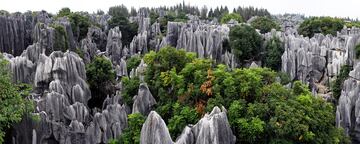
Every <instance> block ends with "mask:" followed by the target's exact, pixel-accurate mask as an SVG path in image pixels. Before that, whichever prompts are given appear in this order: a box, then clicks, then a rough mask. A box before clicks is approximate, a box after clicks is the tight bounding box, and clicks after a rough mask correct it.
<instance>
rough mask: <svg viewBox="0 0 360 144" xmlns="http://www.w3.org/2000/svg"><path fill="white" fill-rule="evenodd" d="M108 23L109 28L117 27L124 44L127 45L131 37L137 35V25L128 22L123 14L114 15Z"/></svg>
mask: <svg viewBox="0 0 360 144" xmlns="http://www.w3.org/2000/svg"><path fill="white" fill-rule="evenodd" d="M108 23H109V27H110V28H114V27H119V29H120V31H121V35H122V38H121V40H122V42H123V43H124V45H129V44H130V43H131V41H132V39H133V37H134V36H135V35H137V30H138V25H137V24H136V23H130V21H129V20H128V19H127V17H125V16H114V17H112V18H111V19H110V21H109V22H108Z"/></svg>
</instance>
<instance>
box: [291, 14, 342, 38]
mask: <svg viewBox="0 0 360 144" xmlns="http://www.w3.org/2000/svg"><path fill="white" fill-rule="evenodd" d="M344 24H345V23H344V21H343V20H341V19H338V18H332V17H313V18H310V19H306V20H305V21H304V22H302V23H301V25H300V27H299V29H298V31H299V34H301V35H304V36H307V37H313V36H314V34H315V33H322V34H324V35H327V34H331V35H333V36H336V33H337V31H340V30H341V29H342V28H343V27H344Z"/></svg>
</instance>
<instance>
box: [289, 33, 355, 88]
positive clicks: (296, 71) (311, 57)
mask: <svg viewBox="0 0 360 144" xmlns="http://www.w3.org/2000/svg"><path fill="white" fill-rule="evenodd" d="M356 31H357V30H356V29H353V30H351V32H349V33H344V34H340V35H338V36H337V37H333V36H331V35H327V36H324V35H322V34H317V35H315V36H314V37H313V38H311V39H309V38H307V37H306V38H304V37H302V36H297V35H294V34H288V35H286V34H283V35H282V39H283V41H284V43H285V52H284V53H283V55H282V71H283V72H286V73H288V74H289V75H290V78H291V79H292V80H295V79H297V80H301V81H302V82H305V83H308V84H310V85H311V86H313V87H312V88H313V91H316V92H318V93H322V94H325V93H327V92H328V90H321V88H320V87H322V86H330V84H329V82H330V81H333V80H334V79H335V78H336V75H337V74H339V72H340V67H341V66H342V65H344V64H348V65H352V64H353V63H354V62H353V60H354V48H355V46H356V44H357V43H358V42H359V40H360V39H359V38H360V33H356Z"/></svg>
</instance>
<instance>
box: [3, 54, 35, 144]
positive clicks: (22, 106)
mask: <svg viewBox="0 0 360 144" xmlns="http://www.w3.org/2000/svg"><path fill="white" fill-rule="evenodd" d="M8 64H9V63H8V61H6V60H5V59H4V58H3V56H2V54H1V53H0V143H4V136H5V132H6V131H7V130H8V129H9V128H10V127H11V126H12V125H13V124H15V123H17V122H20V121H21V119H22V118H23V116H24V115H26V114H29V113H30V112H32V110H33V108H34V107H33V103H32V101H29V100H27V98H26V97H27V96H29V95H30V90H31V88H30V87H29V86H28V85H24V84H15V83H12V82H11V81H12V79H11V74H10V70H9V69H8Z"/></svg>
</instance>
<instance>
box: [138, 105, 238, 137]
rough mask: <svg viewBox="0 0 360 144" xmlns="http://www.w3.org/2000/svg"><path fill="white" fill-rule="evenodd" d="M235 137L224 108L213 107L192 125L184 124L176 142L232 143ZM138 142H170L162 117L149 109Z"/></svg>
mask: <svg viewBox="0 0 360 144" xmlns="http://www.w3.org/2000/svg"><path fill="white" fill-rule="evenodd" d="M235 141H236V137H235V136H234V134H233V133H232V131H231V128H230V124H229V122H228V119H227V116H226V110H225V108H222V110H220V108H219V107H214V108H213V110H212V112H211V113H210V114H205V116H204V117H203V118H202V119H200V121H199V122H198V123H197V124H195V125H194V126H186V127H185V128H184V130H183V132H182V134H181V135H180V136H179V137H178V138H177V140H176V142H175V143H176V144H223V143H224V144H225V143H226V144H234V143H235ZM140 143H141V144H143V143H147V144H162V143H164V144H171V143H174V142H173V141H172V140H171V137H170V134H169V131H168V128H167V127H166V124H165V122H164V121H163V120H162V118H161V117H160V116H159V115H158V114H157V113H156V112H155V111H151V112H150V114H149V115H148V117H147V119H146V121H145V123H144V124H143V127H142V129H141V136H140Z"/></svg>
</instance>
